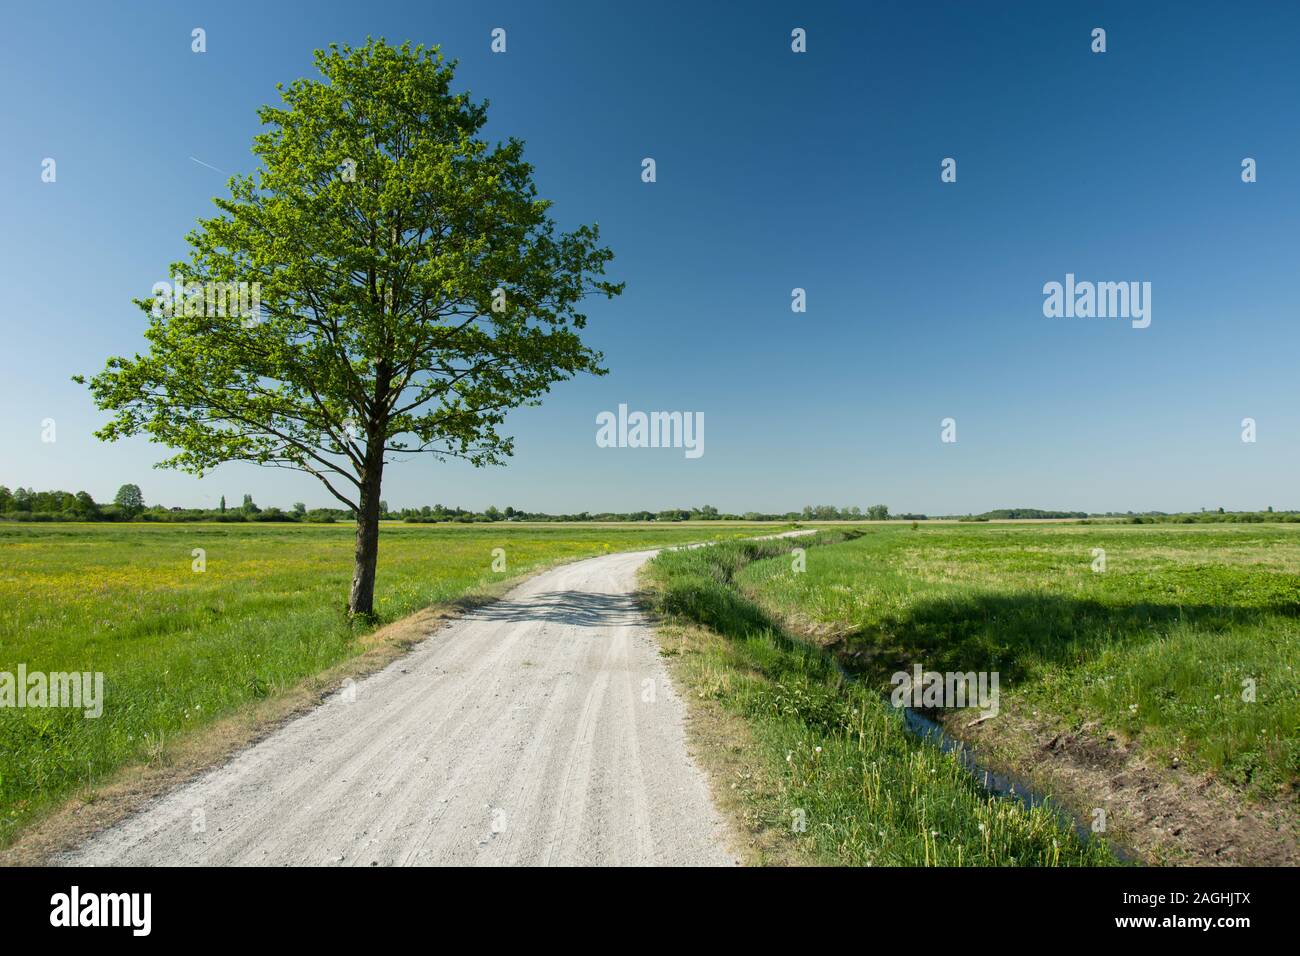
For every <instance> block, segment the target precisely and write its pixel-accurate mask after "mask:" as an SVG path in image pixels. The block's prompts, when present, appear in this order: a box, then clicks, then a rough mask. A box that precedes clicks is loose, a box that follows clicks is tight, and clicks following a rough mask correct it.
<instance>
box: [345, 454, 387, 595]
mask: <svg viewBox="0 0 1300 956" xmlns="http://www.w3.org/2000/svg"><path fill="white" fill-rule="evenodd" d="M383 471H384V461H383V457H382V455H381V456H380V457H379V459H378V460H377V461H370V462H367V464H366V473H365V475H364V476H363V477H362V479H361V507H360V509H359V510H358V511H357V547H356V564H355V566H354V568H353V571H352V594H351V596H350V597H349V598H348V613H349V614H350V615H352V616H353V617H357V616H362V617H370V616H371V615H373V614H374V612H375V566H376V564H377V563H378V562H379V493H380V492H379V487H380V482H381V480H382V477H383Z"/></svg>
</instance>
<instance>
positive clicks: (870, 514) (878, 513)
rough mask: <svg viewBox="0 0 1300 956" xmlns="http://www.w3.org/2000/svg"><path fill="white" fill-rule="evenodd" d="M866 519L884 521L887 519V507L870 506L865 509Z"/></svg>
mask: <svg viewBox="0 0 1300 956" xmlns="http://www.w3.org/2000/svg"><path fill="white" fill-rule="evenodd" d="M867 518H868V519H870V520H871V521H886V520H888V518H889V506H888V505H872V506H871V507H869V508H868V509H867Z"/></svg>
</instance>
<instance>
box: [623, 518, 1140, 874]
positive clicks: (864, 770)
mask: <svg viewBox="0 0 1300 956" xmlns="http://www.w3.org/2000/svg"><path fill="white" fill-rule="evenodd" d="M839 537H840V535H839V533H837V532H823V533H822V534H820V535H819V542H818V544H817V546H816V547H813V546H812V545H813V542H812V541H809V540H807V539H804V540H801V541H799V542H797V543H796V542H791V541H767V542H738V543H724V544H719V545H716V546H714V547H711V548H702V549H696V550H692V551H673V552H665V553H663V554H661V555H660V556H659V557H658V558H656V559H655V560H654V561H653V562H652V563H651V564H650V565H649V567H648V568H647V572H646V574H647V583H648V584H649V585H650V588H651V591H650V593H651V598H650V600H651V601H652V603H653V606H654V607H655V609H656V610H657V611H658V612H659V613H660V614H662V615H663V616H664V618H665V619H666V621H667V622H669V624H670V627H669V634H670V635H673V636H671V637H668V638H666V640H667V641H668V642H669V644H668V646H669V647H670V648H672V643H671V641H672V640H673V639H674V638H680V650H676V651H672V650H670V653H677V654H679V655H680V658H681V659H680V662H679V668H680V669H679V671H678V673H679V674H681V675H682V676H684V678H685V681H686V684H687V686H688V687H689V689H690V691H691V692H692V693H693V694H694V695H695V696H697V697H703V698H706V699H709V700H712V701H716V702H717V703H718V704H719V705H721V706H722V707H724V708H726V709H727V710H728V711H731V712H732V713H735V714H739V715H741V716H742V717H743V718H744V719H745V721H746V724H747V726H748V728H749V733H750V735H751V736H752V738H753V741H754V745H755V747H756V748H757V751H758V754H759V758H758V759H759V761H760V762H761V764H762V767H761V770H760V771H759V772H758V773H757V774H756V775H757V776H759V777H760V778H762V779H763V780H766V781H769V783H768V785H766V786H755V787H753V788H752V792H751V793H750V796H749V798H748V799H750V800H751V802H752V804H753V806H752V807H751V808H750V811H751V812H754V813H756V814H757V816H758V817H759V819H760V820H761V822H762V824H763V825H765V826H766V827H767V828H769V830H771V831H773V832H781V833H785V834H787V835H788V836H787V839H788V840H789V841H791V842H792V843H793V844H794V845H795V846H796V847H797V848H798V851H799V852H800V853H801V854H803V855H804V856H805V857H806V858H810V859H812V860H815V861H819V862H823V863H829V864H852V865H905V866H924V865H955V866H961V865H972V866H1003V865H1007V866H1011V865H1043V866H1050V865H1100V864H1107V863H1113V862H1115V861H1114V858H1113V857H1112V856H1111V854H1110V852H1109V850H1108V849H1107V848H1105V847H1104V846H1103V845H1101V844H1099V843H1097V842H1095V841H1086V842H1084V841H1081V840H1080V839H1079V837H1078V836H1077V835H1076V834H1075V832H1074V830H1073V829H1072V828H1071V827H1070V826H1069V825H1063V824H1062V820H1061V818H1060V817H1059V816H1058V815H1057V813H1056V812H1055V811H1053V810H1051V809H1049V808H1045V807H1041V806H1040V807H1037V808H1035V809H1033V810H1030V809H1027V808H1026V807H1024V806H1023V805H1022V804H1020V803H1018V802H1016V801H1014V800H1002V799H997V798H994V797H990V796H988V795H987V794H986V793H984V792H983V791H982V790H981V789H980V788H979V786H978V785H977V784H976V782H975V781H974V779H973V778H972V777H971V776H970V775H969V774H968V773H967V772H966V771H965V770H963V769H962V767H961V765H960V764H959V762H958V761H957V759H956V758H955V757H952V756H950V755H947V754H944V753H943V752H941V751H940V750H939V749H938V748H936V747H933V746H930V745H928V744H924V743H921V742H919V741H917V740H916V739H914V738H912V737H910V736H909V735H908V734H907V733H906V731H905V730H904V726H903V720H902V716H901V714H900V712H899V711H896V710H895V709H893V708H892V707H890V706H889V705H888V704H887V702H885V701H884V700H882V698H881V696H880V695H879V693H877V692H876V691H875V690H873V689H871V688H870V687H866V686H863V685H861V684H856V683H850V682H847V681H845V680H844V679H843V678H842V677H841V675H840V672H839V671H838V669H837V668H836V667H835V665H834V662H833V661H832V659H831V657H830V655H829V654H827V653H826V652H824V651H823V650H821V649H820V648H817V647H816V646H814V645H812V644H810V643H807V642H804V641H799V640H794V639H791V638H789V637H788V636H786V635H785V634H784V633H783V632H782V630H781V628H780V627H778V626H777V624H776V623H775V622H774V620H773V618H772V617H771V616H770V615H769V614H768V613H767V612H766V611H764V610H763V609H762V608H761V607H759V606H758V605H757V604H755V603H754V602H752V601H750V600H749V599H748V598H746V597H745V596H744V595H743V594H742V593H741V592H740V591H739V590H738V589H737V588H736V587H735V586H734V583H733V582H734V580H735V579H736V578H737V577H738V576H745V575H746V574H748V573H749V569H750V568H765V567H768V566H771V567H773V568H786V569H788V568H790V566H791V559H790V557H789V552H790V551H791V549H792V548H794V547H796V546H799V547H804V548H806V549H807V551H808V564H809V567H810V568H811V567H813V566H815V565H816V564H817V563H819V562H821V561H822V560H823V557H822V556H823V555H829V554H832V553H835V552H838V551H839V550H841V549H845V548H849V547H851V546H852V542H846V543H843V544H833V543H830V544H822V543H821V542H834V541H835V540H837V538H839ZM754 562H757V563H754ZM797 824H802V826H799V825H797Z"/></svg>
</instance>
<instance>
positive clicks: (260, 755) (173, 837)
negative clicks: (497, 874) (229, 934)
mask: <svg viewBox="0 0 1300 956" xmlns="http://www.w3.org/2000/svg"><path fill="white" fill-rule="evenodd" d="M654 553H655V552H653V551H642V552H636V553H629V554H613V555H608V556H605V557H599V558H593V559H590V560H586V561H579V562H576V563H574V564H568V565H564V566H562V567H559V568H556V569H554V570H552V571H547V572H545V573H543V574H539V575H537V576H536V577H533V578H530V579H528V580H527V581H525V582H524V583H523V584H521V585H519V586H518V587H517V588H515V589H514V590H512V591H511V592H510V593H509V594H508V595H507V596H506V597H505V598H504V599H503V600H502V601H499V602H497V603H496V604H493V605H490V606H488V607H484V608H480V609H478V610H476V611H474V612H472V613H470V614H468V615H466V616H465V617H463V618H461V619H459V620H456V621H454V622H452V623H451V624H448V625H447V626H445V627H443V628H442V629H441V630H439V631H437V632H436V633H434V634H433V635H432V636H431V637H429V638H428V639H427V640H425V641H424V642H423V643H421V644H420V645H418V646H417V647H416V648H415V649H414V650H412V651H411V652H410V653H409V654H407V655H405V656H404V657H402V658H400V659H399V660H397V661H395V662H394V663H393V664H391V665H389V666H388V667H386V668H385V669H384V670H382V671H379V672H378V673H376V674H373V675H372V676H370V677H368V678H365V679H364V680H361V681H358V682H356V684H355V685H354V686H353V687H352V688H350V691H351V692H352V693H349V690H345V691H342V692H340V693H337V694H335V695H333V696H331V697H330V698H329V699H328V700H326V701H325V702H323V703H322V704H321V705H320V706H319V707H317V708H316V709H314V710H313V711H311V712H310V713H308V714H306V715H304V716H302V717H300V718H298V719H296V720H293V721H291V722H290V723H288V724H286V725H284V726H283V727H281V728H279V729H278V730H276V731H275V732H274V733H272V734H271V735H270V736H268V737H267V738H265V739H264V740H262V741H261V742H260V743H258V744H256V745H254V746H252V747H250V748H248V749H247V750H245V751H243V752H241V753H240V754H238V755H237V756H236V757H235V758H234V759H232V760H231V761H230V762H229V763H227V764H225V765H224V766H221V767H219V768H216V769H214V770H211V771H208V772H207V773H205V774H203V775H202V776H200V777H198V778H196V779H194V780H192V781H191V782H189V783H188V784H185V785H183V786H181V787H179V788H177V789H176V790H174V791H172V792H171V793H169V794H167V795H166V796H163V797H160V798H158V799H157V800H155V801H153V802H152V803H151V804H149V805H147V806H146V807H144V808H143V809H142V810H141V811H140V812H138V813H136V814H135V815H134V816H131V817H128V818H127V819H125V820H124V821H122V822H121V823H120V824H118V825H116V826H114V827H111V828H109V829H107V830H104V831H101V832H100V833H98V834H96V835H95V836H93V837H92V838H91V839H89V840H88V841H87V842H86V843H84V844H83V845H82V846H80V847H79V848H78V849H76V850H75V851H73V852H71V853H68V854H65V855H64V856H63V857H62V858H61V859H60V861H59V862H62V863H65V864H71V865H88V864H98V865H104V864H124V865H144V866H151V865H187V864H205V865H240V864H251V865H262V864H272V865H275V864H288V865H302V866H324V865H337V866H375V865H378V866H416V865H429V864H481V865H507V864H521V865H528V864H538V865H570V864H572V865H587V864H592V865H620V864H633V865H648V864H670V865H731V864H734V863H735V862H736V860H735V857H734V855H733V854H732V853H731V852H729V850H728V849H727V835H726V828H725V826H724V824H723V822H722V819H721V818H720V816H719V815H718V813H717V811H716V810H715V808H714V807H713V804H712V802H711V800H710V797H709V791H708V786H707V783H706V781H705V778H704V776H703V774H702V773H701V771H700V770H699V769H698V768H697V767H696V766H695V764H694V763H693V762H692V760H691V758H690V756H689V754H688V752H687V747H686V740H685V735H684V733H683V717H684V713H685V708H684V705H683V704H682V701H681V699H680V698H679V696H678V694H677V691H676V690H675V689H674V687H673V685H672V683H671V682H670V681H669V678H668V673H667V671H666V670H665V668H664V665H663V663H662V661H661V660H660V658H659V654H658V645H657V643H656V641H655V637H654V633H653V631H652V629H651V627H650V626H649V624H648V623H647V621H646V620H645V618H644V616H643V615H642V614H641V613H640V612H639V611H638V610H637V608H636V605H635V604H634V602H633V599H632V597H631V592H632V591H633V589H634V587H635V577H636V571H637V569H638V568H639V567H640V566H641V564H642V563H644V562H645V561H646V560H648V559H649V558H650V557H652V556H653V554H654ZM349 697H351V698H353V699H349Z"/></svg>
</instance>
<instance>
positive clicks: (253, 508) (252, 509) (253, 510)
mask: <svg viewBox="0 0 1300 956" xmlns="http://www.w3.org/2000/svg"><path fill="white" fill-rule="evenodd" d="M239 510H240V511H242V512H243V513H244V514H246V515H255V514H258V513H259V512H260V511H261V510H262V509H261V508H259V507H258V506H257V505H256V504H254V503H253V496H252V495H244V503H243V504H242V505H241V506H240V508H239Z"/></svg>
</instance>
